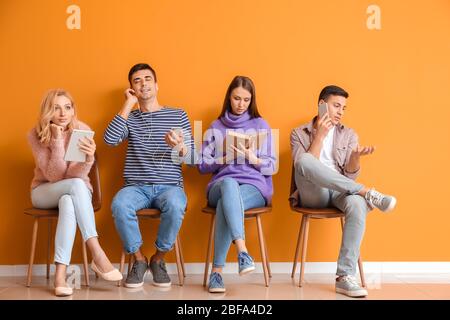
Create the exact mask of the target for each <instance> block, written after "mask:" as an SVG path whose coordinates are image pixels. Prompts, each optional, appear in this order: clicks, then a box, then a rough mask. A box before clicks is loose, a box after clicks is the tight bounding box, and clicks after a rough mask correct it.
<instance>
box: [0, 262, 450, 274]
mask: <svg viewBox="0 0 450 320" xmlns="http://www.w3.org/2000/svg"><path fill="white" fill-rule="evenodd" d="M114 265H115V266H116V267H118V264H114ZM74 266H75V265H74ZM77 266H78V267H80V269H81V270H80V272H81V273H82V274H83V273H84V272H83V268H82V265H77ZM54 267H55V266H54V264H52V265H50V273H51V274H53V273H54ZM27 268H28V265H0V276H5V277H13V276H17V277H21V276H26V274H27ZM126 268H127V265H125V270H127V269H126ZM270 268H271V271H272V273H284V274H290V273H291V271H292V262H272V263H271V264H270ZM299 268H300V263H299V264H298V265H297V270H296V271H297V272H298V271H299ZM204 269H205V265H204V263H186V264H185V270H186V274H203V272H204ZM237 270H238V267H237V263H227V265H226V266H225V268H224V269H223V273H230V274H235V273H236V272H237ZM167 271H168V273H169V274H176V273H177V268H176V264H175V263H168V264H167ZM364 271H365V273H376V274H438V273H447V274H448V273H450V262H364ZM89 272H90V273H91V274H93V273H92V271H91V270H89ZM255 272H256V273H263V269H262V265H261V263H256V271H255ZM335 272H336V262H307V263H306V264H305V273H306V274H326V273H331V274H334V273H335ZM45 273H46V265H45V264H36V265H34V266H33V276H44V275H45Z"/></svg>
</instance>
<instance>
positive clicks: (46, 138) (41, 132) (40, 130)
mask: <svg viewBox="0 0 450 320" xmlns="http://www.w3.org/2000/svg"><path fill="white" fill-rule="evenodd" d="M58 96H65V97H67V98H68V99H69V100H70V102H71V104H72V108H73V110H74V115H73V117H72V121H70V123H69V126H68V127H69V130H73V129H74V128H77V127H78V121H77V117H76V108H75V102H74V100H73V98H72V96H71V95H70V93H69V92H67V91H66V90H64V89H52V90H49V91H48V92H47V93H46V94H45V96H44V99H42V103H41V113H40V115H39V120H38V123H37V125H36V132H37V134H38V137H39V141H40V142H41V143H44V144H48V143H49V142H50V138H51V135H52V132H51V130H50V121H51V119H52V117H53V114H54V113H55V106H54V105H53V101H54V99H55V97H58Z"/></svg>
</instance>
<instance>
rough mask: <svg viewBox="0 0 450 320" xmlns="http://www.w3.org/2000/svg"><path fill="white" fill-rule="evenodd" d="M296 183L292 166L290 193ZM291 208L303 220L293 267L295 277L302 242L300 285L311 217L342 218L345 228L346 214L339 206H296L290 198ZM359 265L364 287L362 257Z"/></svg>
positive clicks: (301, 283)
mask: <svg viewBox="0 0 450 320" xmlns="http://www.w3.org/2000/svg"><path fill="white" fill-rule="evenodd" d="M296 189H297V188H296V185H295V168H294V166H293V167H292V175H291V192H290V194H289V195H292V194H293V193H294V192H295V190H296ZM289 202H290V208H291V210H292V211H295V212H298V213H300V214H301V215H302V222H301V224H300V230H299V232H298V239H297V246H296V247H295V256H294V265H293V267H292V273H291V278H294V275H295V270H296V268H297V261H298V255H299V253H300V250H299V249H300V243H302V249H301V251H302V258H301V265H300V279H299V281H298V285H299V287H301V286H302V285H303V278H304V272H305V262H306V251H307V247H308V231H309V222H310V220H311V219H328V218H340V220H341V228H342V230H343V229H344V223H345V214H344V212H342V211H340V210H339V209H337V208H324V209H310V208H303V207H299V206H294V204H293V201H291V199H290V201H289ZM358 267H359V274H360V277H361V285H362V286H363V287H365V286H366V282H365V278H364V270H363V263H362V261H361V257H359V258H358Z"/></svg>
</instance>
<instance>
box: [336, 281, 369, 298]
mask: <svg viewBox="0 0 450 320" xmlns="http://www.w3.org/2000/svg"><path fill="white" fill-rule="evenodd" d="M336 292H337V293H342V294H345V295H346V296H349V297H352V298H358V297H366V296H367V295H368V293H367V290H366V289H364V288H362V287H361V286H360V285H359V284H358V282H357V281H356V279H355V277H354V276H342V277H338V278H337V279H336Z"/></svg>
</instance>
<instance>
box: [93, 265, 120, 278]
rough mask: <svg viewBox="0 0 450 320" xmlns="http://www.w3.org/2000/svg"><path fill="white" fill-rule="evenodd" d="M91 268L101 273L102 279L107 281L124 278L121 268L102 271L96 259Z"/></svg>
mask: <svg viewBox="0 0 450 320" xmlns="http://www.w3.org/2000/svg"><path fill="white" fill-rule="evenodd" d="M91 269H92V270H93V271H94V272H95V273H96V274H98V275H99V277H101V278H102V279H104V280H106V281H120V280H122V279H123V276H122V274H121V273H120V271H119V270H117V269H116V268H114V269H113V270H111V271H109V272H101V271H100V269H99V268H98V267H97V265H96V264H95V263H94V260H92V262H91Z"/></svg>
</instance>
